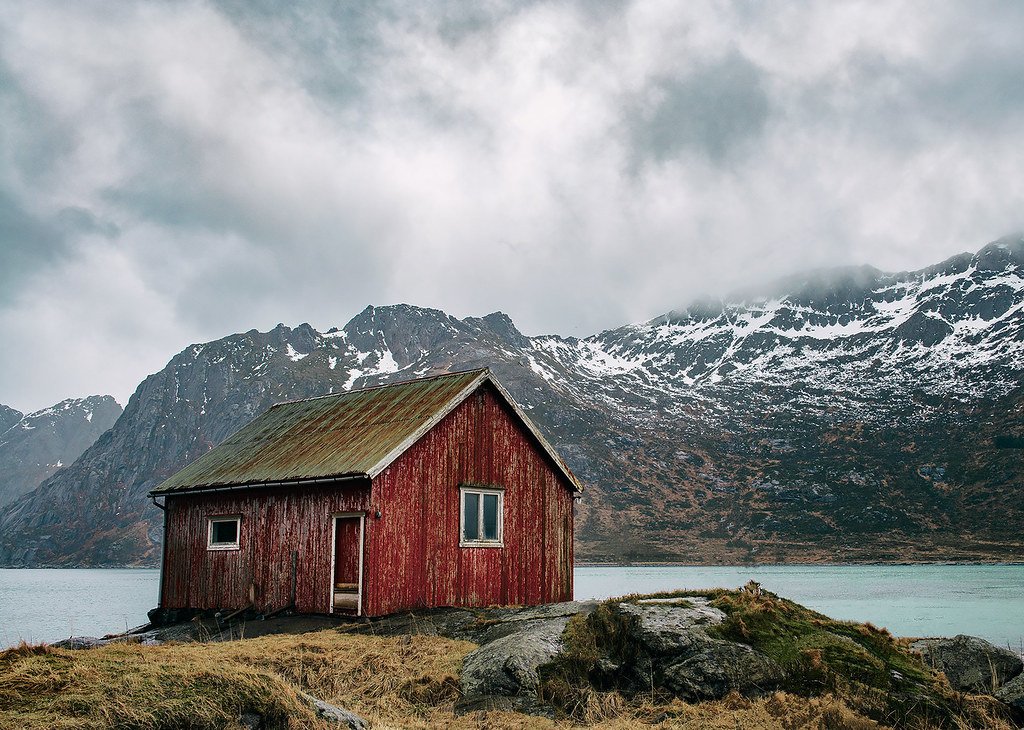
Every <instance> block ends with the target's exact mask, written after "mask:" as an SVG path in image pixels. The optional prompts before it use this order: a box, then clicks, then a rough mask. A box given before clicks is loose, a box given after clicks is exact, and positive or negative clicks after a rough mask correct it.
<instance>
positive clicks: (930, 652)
mask: <svg viewBox="0 0 1024 730" xmlns="http://www.w3.org/2000/svg"><path fill="white" fill-rule="evenodd" d="M912 646H913V648H915V649H917V650H918V651H919V652H921V656H922V657H923V658H924V661H925V663H926V664H928V665H930V666H932V667H933V668H935V669H937V670H938V671H940V672H943V673H944V674H945V675H946V679H948V680H949V683H950V684H951V685H953V687H954V689H956V690H958V691H960V692H976V693H985V694H991V693H992V692H994V691H995V690H997V689H998V688H1000V687H1002V686H1003V685H1004V684H1006V683H1007V682H1008V681H1010V680H1011V679H1013V678H1014V677H1016V676H1017V675H1018V674H1020V673H1021V671H1022V670H1024V663H1022V662H1021V659H1020V657H1019V656H1017V655H1016V654H1014V653H1013V652H1012V651H1009V650H1008V649H1002V648H1000V647H998V646H996V645H995V644H992V643H990V642H988V641H985V640H984V639H979V638H978V637H976V636H966V635H964V634H960V635H958V636H954V637H953V638H952V639H921V640H919V641H915V642H914V643H913V644H912Z"/></svg>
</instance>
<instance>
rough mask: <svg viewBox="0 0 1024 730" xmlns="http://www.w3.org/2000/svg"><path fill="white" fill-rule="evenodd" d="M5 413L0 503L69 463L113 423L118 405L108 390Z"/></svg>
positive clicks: (0, 431) (0, 421)
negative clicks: (27, 411) (24, 412)
mask: <svg viewBox="0 0 1024 730" xmlns="http://www.w3.org/2000/svg"><path fill="white" fill-rule="evenodd" d="M7 411H8V413H9V414H17V419H14V418H13V417H9V418H7V419H6V423H7V427H6V428H3V427H4V423H5V420H4V415H5V414H4V413H3V410H2V409H0V507H2V506H4V505H6V504H9V503H10V502H13V501H14V500H15V499H17V498H18V497H20V496H21V495H23V494H26V493H28V492H31V491H32V490H33V489H35V488H36V487H38V486H39V485H40V484H41V483H42V482H43V481H44V480H45V479H47V478H48V477H50V476H52V475H53V474H54V473H55V472H56V471H57V470H58V469H60V468H61V467H63V466H69V465H70V464H71V463H72V462H74V461H75V459H77V458H78V457H79V456H81V455H82V452H83V451H85V450H86V449H87V448H89V447H90V446H92V444H93V443H95V441H96V439H97V438H99V436H100V434H102V433H103V432H104V431H106V430H107V429H108V428H110V427H111V426H113V425H114V422H115V421H116V420H117V417H118V416H120V415H121V406H119V405H118V404H117V401H115V400H114V399H113V398H111V397H110V396H109V395H93V396H89V397H88V398H69V399H67V400H63V401H61V402H60V403H57V404H56V405H54V406H50V407H49V408H44V409H43V410H41V411H37V412H35V413H30V414H29V415H27V416H22V415H21V414H20V413H18V411H15V410H13V409H7Z"/></svg>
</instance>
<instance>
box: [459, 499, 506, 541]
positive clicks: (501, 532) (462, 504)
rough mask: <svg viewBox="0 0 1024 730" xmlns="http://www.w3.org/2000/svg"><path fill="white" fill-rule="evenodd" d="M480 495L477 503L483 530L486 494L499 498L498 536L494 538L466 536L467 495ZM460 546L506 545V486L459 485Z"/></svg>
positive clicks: (478, 523) (478, 522)
mask: <svg viewBox="0 0 1024 730" xmlns="http://www.w3.org/2000/svg"><path fill="white" fill-rule="evenodd" d="M467 494H477V495H480V500H479V503H478V505H477V525H479V529H480V531H481V532H483V526H484V500H483V497H484V495H495V496H497V498H498V524H497V530H498V536H497V539H494V540H486V539H484V538H480V537H477V538H473V539H469V538H467V537H466V495H467ZM459 547H467V548H477V547H480V548H503V547H505V488H504V487H494V486H485V485H482V484H460V485H459Z"/></svg>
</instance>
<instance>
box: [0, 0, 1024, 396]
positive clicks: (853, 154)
mask: <svg viewBox="0 0 1024 730" xmlns="http://www.w3.org/2000/svg"><path fill="white" fill-rule="evenodd" d="M1022 31H1024V10H1022V9H1021V6H1020V5H1019V4H1017V3H1014V2H1009V3H1000V2H990V3H984V4H981V3H971V4H966V3H952V2H950V3H936V2H924V0H921V1H919V2H909V3H907V2H893V3H873V4H869V5H865V4H862V3H859V2H853V1H852V0H851V1H850V2H832V1H831V0H830V1H828V2H825V1H821V2H814V1H809V2H805V3H800V4H792V5H787V6H773V5H766V4H763V3H749V2H736V3H720V4H715V5H712V6H703V5H698V4H683V5H680V4H678V3H660V2H650V1H646V2H632V3H597V2H585V1H584V0H575V1H571V0H565V1H558V0H554V1H551V2H545V1H538V2H510V1H503V0H496V1H494V2H487V3H478V4H473V5H472V6H467V5H465V4H463V3H455V2H447V1H444V2H441V1H439V2H432V3H428V4H420V5H418V6H416V8H415V9H414V10H410V9H409V8H408V7H407V4H399V3H388V2H385V3H374V4H358V3H336V2H329V1H327V0H310V1H308V2H299V3H288V4H281V3H276V2H270V1H269V0H268V1H266V2H256V3H251V2H241V1H240V0H220V1H219V2H203V1H202V0H195V1H194V2H185V3H167V4H150V3H141V2H118V3H114V2H102V1H101V2H96V3H81V4H74V5H68V4H64V3H56V2H52V3H51V2H47V1H45V0H44V1H43V2H39V1H35V2H17V1H15V2H11V3H9V4H8V6H7V7H6V8H5V12H4V14H3V16H2V17H0V341H3V342H4V343H5V347H4V348H0V402H5V403H10V404H12V405H14V406H17V407H19V408H21V409H22V410H31V409H33V408H36V407H39V406H42V405H47V404H49V403H51V402H55V401H57V400H59V399H60V398H62V397H65V396H68V395H74V394H85V393H89V392H97V391H107V392H112V393H114V394H115V395H117V396H118V397H120V398H122V399H123V398H125V397H126V396H127V395H128V393H129V392H130V391H131V389H132V388H133V387H134V385H135V384H136V383H137V382H138V381H139V380H140V379H141V378H142V377H143V376H144V375H145V374H146V373H148V372H151V371H153V370H156V369H158V368H159V367H161V366H162V365H163V364H164V362H165V361H166V360H167V358H168V357H169V356H170V355H171V354H172V353H174V352H176V351H177V350H179V349H181V348H182V347H183V346H185V345H186V344H187V343H189V342H192V341H198V340H203V339H209V338H215V337H219V336H222V335H224V334H226V333H228V332H234V331H243V330H247V329H249V328H251V327H261V328H267V327H270V326H273V325H274V324H275V323H276V322H279V321H285V322H293V323H297V322H302V321H311V322H312V323H314V324H315V325H317V326H321V327H328V326H331V325H336V324H342V323H343V322H344V321H345V320H347V319H348V318H349V317H350V316H351V315H352V314H354V313H355V312H358V311H359V310H361V309H362V308H363V307H364V306H365V305H366V304H367V303H374V304H384V303H391V302H396V301H406V302H410V303H414V304H421V305H424V306H435V307H440V308H443V309H446V310H447V311H450V312H451V313H453V314H456V315H459V316H464V315H471V314H482V313H485V312H489V311H492V310H495V309H501V310H504V311H506V312H507V313H509V314H510V315H511V316H512V317H513V318H514V319H515V320H516V322H517V323H518V324H519V325H520V326H521V327H523V329H524V330H526V331H527V332H530V333H539V332H561V333H564V334H588V333H590V332H593V331H597V330H599V329H601V328H604V327H610V326H615V325H618V324H621V323H623V322H626V321H637V320H645V319H648V318H650V317H651V316H654V315H656V314H657V313H659V312H662V311H667V310H669V309H671V308H674V307H678V306H681V305H684V304H685V303H686V302H687V301H689V300H691V299H693V298H696V297H698V296H700V295H703V294H718V293H721V292H725V291H730V290H733V289H735V288H737V287H741V286H748V285H754V284H757V283H758V281H760V280H764V279H771V278H775V277H777V276H780V275H784V274H787V273H791V272H793V271H796V270H799V269H803V268H810V267H823V266H829V265H851V264H863V263H870V264H873V265H876V266H878V267H881V268H888V269H906V268H914V267H917V266H921V265H925V264H928V263H931V262H934V261H936V260H938V259H941V258H944V257H946V256H948V255H951V254H953V253H956V252H959V251H961V250H964V249H967V248H973V247H978V246H980V245H982V244H984V243H985V242H987V241H988V240H991V239H993V238H996V237H998V236H999V235H1001V234H1003V233H1005V232H1007V231H1010V230H1016V229H1020V228H1021V227H1024V211H1022V209H1021V206H1020V200H1021V199H1024V172H1022V171H1024V139H1022V137H1024V124H1021V122H1022V121H1024V120H1022V116H1024V93H1022V92H1024V89H1022V86H1021V84H1022V82H1021V79H1022V78H1024V60H1022V57H1021V55H1020V53H1019V39H1020V37H1021V35H1022Z"/></svg>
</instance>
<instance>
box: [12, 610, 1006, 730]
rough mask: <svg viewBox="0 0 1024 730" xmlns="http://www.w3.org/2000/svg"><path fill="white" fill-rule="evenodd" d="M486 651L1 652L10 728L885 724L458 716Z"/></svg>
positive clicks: (640, 704)
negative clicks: (329, 714) (322, 710)
mask: <svg viewBox="0 0 1024 730" xmlns="http://www.w3.org/2000/svg"><path fill="white" fill-rule="evenodd" d="M473 647H474V645H473V644H471V643H469V642H465V641H455V640H451V639H444V638H440V637H436V636H403V637H378V636H367V635H360V634H353V633H345V632H341V631H337V630H325V631H320V632H316V633H310V634H304V635H298V636H293V635H279V636H265V637H260V638H255V639H243V640H239V641H229V642H219V643H205V644H203V643H195V644H193V643H189V644H166V645H162V646H141V645H138V644H115V645H111V646H107V647H104V648H100V649H94V650H88V651H70V650H64V649H54V648H50V647H46V646H27V645H22V646H20V647H17V648H14V649H9V650H7V651H5V652H3V653H0V727H3V728H139V729H140V730H141V729H154V730H155V729H159V728H168V729H169V728H181V727H188V728H202V729H205V728H211V729H212V728H240V727H241V725H240V724H239V718H240V716H241V715H242V714H243V713H258V714H260V715H262V716H263V718H264V722H265V723H266V725H265V726H267V725H269V726H270V727H274V728H309V729H314V728H326V727H328V725H326V724H325V723H324V721H322V720H319V719H317V718H316V716H315V715H314V714H313V712H312V711H311V710H310V708H309V707H308V705H307V704H306V703H305V702H304V701H303V700H302V698H301V696H300V694H299V693H300V692H306V693H309V694H311V695H314V696H316V697H319V698H321V699H324V700H327V701H328V702H331V703H333V704H336V705H339V706H341V707H345V708H347V709H350V710H352V711H354V712H357V713H359V714H361V715H363V716H364V717H366V718H367V719H368V720H369V721H370V722H371V726H372V727H373V728H466V729H469V728H476V729H480V730H484V729H486V730H506V729H511V728H568V727H590V728H606V729H608V730H613V729H617V730H626V729H628V728H647V727H659V728H694V729H696V728H723V729H725V728H728V729H729V730H736V729H737V728H780V729H785V730H796V729H797V728H808V729H810V728H822V729H824V728H873V727H884V725H879V724H876V723H875V722H873V721H872V720H869V719H867V718H866V717H864V716H862V715H859V714H857V713H856V712H854V711H853V710H851V709H850V705H849V704H848V703H847V702H846V701H845V700H844V699H842V698H840V697H837V696H836V695H835V694H826V695H824V696H822V697H817V698H814V697H811V698H807V697H799V696H797V695H794V694H788V693H783V692H779V693H775V694H773V695H771V696H768V697H766V698H761V699H756V700H748V699H743V698H741V697H739V696H730V697H728V698H726V699H725V700H722V701H717V702H705V703H700V704H694V705H688V704H685V703H683V702H680V701H678V700H669V699H665V698H659V697H633V698H631V699H627V698H625V697H623V696H622V695H620V694H618V693H616V692H614V691H611V692H598V691H593V692H590V693H589V694H588V695H587V696H586V697H585V698H583V699H582V703H581V704H580V706H579V707H577V708H576V711H575V712H574V713H573V715H572V716H571V718H567V719H563V720H557V721H555V720H546V719H542V718H537V717H529V716H525V715H519V714H515V713H498V712H491V713H472V714H468V715H464V716H457V715H455V714H454V712H453V707H454V704H455V702H456V700H457V699H458V697H459V682H458V672H459V667H460V665H461V663H462V659H463V657H464V656H465V655H466V653H468V652H469V651H470V650H472V649H473ZM982 717H983V715H979V714H977V713H975V714H974V715H973V718H974V720H975V721H977V720H978V719H979V718H982ZM984 722H985V724H984V725H976V724H971V725H967V724H964V725H962V726H963V727H968V726H978V727H987V728H991V729H992V730H1001V729H1002V728H1009V727H1010V726H1009V725H1006V724H1005V723H1003V722H1002V721H1000V720H998V719H995V718H988V719H986V720H985V721H984ZM918 727H922V728H923V727H927V724H921V725H918Z"/></svg>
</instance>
